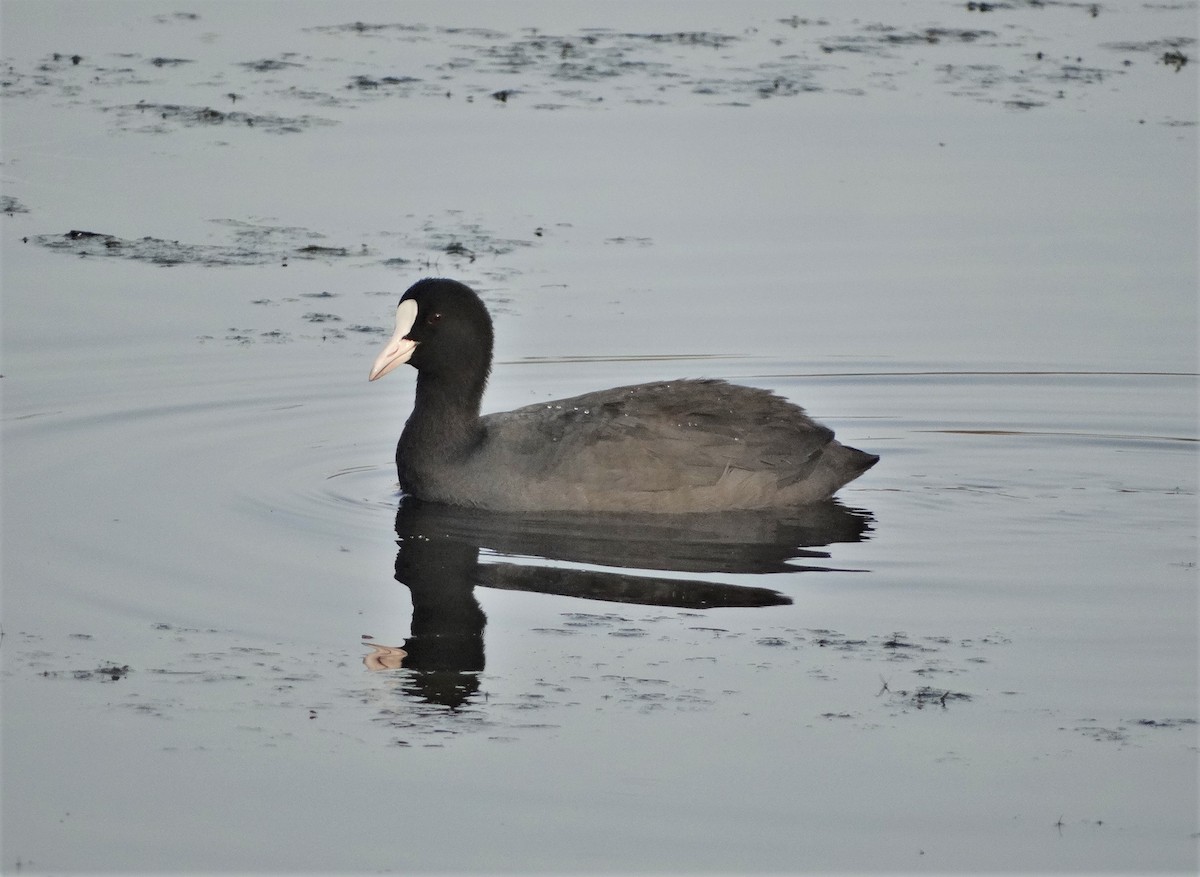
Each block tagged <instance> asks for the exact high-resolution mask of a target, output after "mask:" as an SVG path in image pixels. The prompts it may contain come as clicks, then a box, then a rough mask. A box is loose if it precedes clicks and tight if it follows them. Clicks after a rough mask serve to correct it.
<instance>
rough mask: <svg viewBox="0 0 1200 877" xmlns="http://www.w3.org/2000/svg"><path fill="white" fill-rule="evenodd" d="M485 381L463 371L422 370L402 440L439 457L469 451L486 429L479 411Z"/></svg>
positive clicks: (410, 445)
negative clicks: (443, 372) (470, 376)
mask: <svg viewBox="0 0 1200 877" xmlns="http://www.w3.org/2000/svg"><path fill="white" fill-rule="evenodd" d="M486 382H487V378H486V376H485V377H484V378H483V379H482V380H474V379H471V378H469V377H464V376H463V375H461V374H457V375H447V374H439V373H437V372H432V373H431V372H428V371H421V372H420V373H419V374H418V376H417V393H416V399H415V401H414V404H413V411H412V416H411V417H410V418H409V420H408V424H407V425H406V426H405V427H404V435H403V436H402V442H403V443H404V444H406V445H408V446H409V447H410V449H412V450H417V449H418V448H419V449H420V450H422V451H426V452H431V453H435V454H437V455H438V456H440V457H453V456H458V455H460V454H462V453H464V452H466V451H468V450H470V449H471V448H472V447H474V445H475V444H476V443H477V442H478V441H479V438H480V433H481V431H482V429H483V426H482V424H481V423H480V422H479V411H480V406H481V404H482V401H483V390H484V386H485V384H486Z"/></svg>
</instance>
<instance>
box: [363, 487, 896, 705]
mask: <svg viewBox="0 0 1200 877" xmlns="http://www.w3.org/2000/svg"><path fill="white" fill-rule="evenodd" d="M871 521H872V517H871V515H870V514H869V513H868V512H865V511H859V510H854V509H849V508H847V507H846V506H844V505H842V504H841V503H840V502H838V501H837V500H831V501H828V502H825V503H820V504H817V505H813V506H806V507H803V508H796V509H788V510H772V511H740V512H720V513H713V514H685V515H662V514H613V513H584V512H575V513H566V514H563V513H558V514H554V515H548V514H536V513H501V512H491V511H483V510H479V509H464V508H459V507H455V506H448V505H442V504H439V503H429V502H422V501H420V500H417V499H413V498H411V497H405V498H403V499H402V500H401V502H400V507H399V509H398V511H397V513H396V537H397V545H398V547H399V550H398V551H397V552H396V573H395V574H396V580H397V581H398V582H400V583H401V584H403V585H405V586H406V587H407V588H408V589H409V591H410V592H411V595H412V605H413V617H412V625H411V635H410V636H409V638H408V640H407V641H406V642H405V643H404V646H403V648H396V647H389V646H381V645H376V644H374V643H371V644H370V646H371V648H372V649H374V651H373V652H372V654H370V655H368V656H367V657H366V659H365V660H364V663H365V664H366V665H367V666H368V667H369V668H371V669H376V670H385V669H398V668H403V669H405V670H407V671H409V672H408V673H407V674H405V676H404V677H403V681H402V682H401V685H402V687H403V688H404V689H405V691H406V692H407V693H409V694H411V695H413V696H416V697H418V698H420V699H422V700H425V701H427V702H430V703H435V704H442V705H445V706H449V707H457V706H461V705H462V704H463V703H464V702H466V701H467V700H469V699H471V697H472V696H473V695H475V694H476V693H477V692H478V690H479V674H480V672H481V671H482V670H483V669H484V645H483V631H484V626H485V625H486V623H487V617H486V616H485V615H484V612H483V609H482V607H481V606H480V605H479V601H478V600H477V599H476V597H475V588H476V587H485V588H498V589H503V590H517V591H531V592H535V593H542V594H557V595H560V596H568V597H576V598H580V599H585V600H606V601H611V602H618V603H637V604H640V605H645V606H669V607H674V608H678V609H711V608H714V607H754V606H779V605H786V604H789V603H791V602H792V600H791V598H790V597H788V596H786V595H784V594H781V593H779V592H778V591H775V590H772V589H770V588H765V587H755V586H749V585H740V584H739V585H733V584H725V583H721V582H714V581H708V580H705V579H703V578H692V577H690V576H698V575H705V574H740V575H747V574H763V573H779V572H802V571H806V570H833V569H837V567H835V566H832V565H830V564H829V563H827V562H824V561H828V559H829V557H830V554H829V552H827V551H822V550H819V549H820V547H822V546H828V545H831V544H834V543H839V542H860V541H863V540H864V539H866V538H868V534H869V533H870V531H871ZM480 549H485V550H486V552H487V557H486V560H485V561H484V562H481V561H480ZM496 557H504V558H509V559H507V560H497V559H495V558H496ZM562 562H569V563H573V564H580V565H587V568H580V567H575V566H571V567H567V566H562V565H561V564H562ZM647 571H670V572H672V573H676V574H678V573H686V574H690V576H689V577H685V578H680V577H677V576H671V577H666V576H655V575H653V574H652V573H651V574H647Z"/></svg>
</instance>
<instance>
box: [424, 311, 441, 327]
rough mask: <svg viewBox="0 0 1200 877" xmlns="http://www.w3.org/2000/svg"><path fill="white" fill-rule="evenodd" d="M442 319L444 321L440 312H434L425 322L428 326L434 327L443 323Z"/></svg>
mask: <svg viewBox="0 0 1200 877" xmlns="http://www.w3.org/2000/svg"><path fill="white" fill-rule="evenodd" d="M441 319H442V315H441V313H440V312H439V311H434V312H433V313H432V314H430V315H429V316H428V317H426V318H425V322H426V323H427V324H428V325H430V326H433V325H435V324H436V323H439V322H441Z"/></svg>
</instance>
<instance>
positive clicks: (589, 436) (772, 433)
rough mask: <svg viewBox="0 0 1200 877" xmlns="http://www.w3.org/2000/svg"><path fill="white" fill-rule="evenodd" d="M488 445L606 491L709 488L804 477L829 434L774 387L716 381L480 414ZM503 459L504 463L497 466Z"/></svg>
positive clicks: (540, 470)
mask: <svg viewBox="0 0 1200 877" xmlns="http://www.w3.org/2000/svg"><path fill="white" fill-rule="evenodd" d="M484 424H485V426H486V429H487V432H488V438H487V444H489V445H491V446H492V447H503V448H506V449H508V451H510V453H508V454H507V455H506V459H505V460H504V461H503V463H504V464H505V465H509V466H513V467H516V468H517V469H518V470H519V471H518V472H514V473H513V474H515V475H520V476H521V477H523V478H527V479H530V480H533V481H555V480H559V479H562V480H564V481H567V480H569V481H570V482H571V483H580V482H582V483H583V485H585V486H586V485H588V484H593V485H594V486H596V487H597V488H599V489H604V490H609V491H611V490H628V491H660V490H678V489H682V488H695V487H707V486H711V485H714V484H716V483H717V482H718V481H719V480H720V479H721V478H723V477H725V476H727V475H728V474H730V473H731V472H734V471H737V470H740V471H742V472H751V473H756V474H760V475H763V476H768V477H769V478H770V479H771V480H773V481H775V482H776V483H777V484H778V485H779V486H786V485H787V484H790V483H793V482H795V481H798V480H800V479H802V478H804V477H805V476H806V475H807V474H808V473H809V472H810V471H811V469H812V468H813V466H814V465H815V463H816V461H817V459H818V458H819V457H820V455H821V450H822V449H823V448H824V447H825V446H826V445H827V444H828V443H829V442H830V441H832V439H833V432H832V430H830V429H828V428H827V427H824V426H822V425H820V424H819V423H816V422H814V421H813V420H811V419H810V418H809V417H808V416H807V415H806V414H805V413H804V410H803V409H802V408H800V407H799V406H797V405H794V404H792V403H791V402H788V401H787V400H785V399H783V398H781V397H779V396H777V395H775V394H774V393H772V392H770V391H768V390H762V389H757V388H753V387H743V386H739V385H734V384H729V383H727V382H726V381H720V380H680V381H661V382H657V383H650V384H637V385H634V386H628V387H615V388H613V389H610V390H601V391H598V392H593V393H585V394H584V395H582V396H575V397H572V398H570V399H559V400H556V401H553V402H545V403H538V404H534V405H529V406H526V407H524V408H518V409H516V410H515V411H508V412H504V413H502V414H492V415H489V416H487V417H485V418H484ZM497 462H501V461H497Z"/></svg>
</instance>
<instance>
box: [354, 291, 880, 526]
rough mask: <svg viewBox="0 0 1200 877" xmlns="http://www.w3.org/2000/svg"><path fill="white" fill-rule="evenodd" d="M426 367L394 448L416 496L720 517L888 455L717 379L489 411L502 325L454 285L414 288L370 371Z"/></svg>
mask: <svg viewBox="0 0 1200 877" xmlns="http://www.w3.org/2000/svg"><path fill="white" fill-rule="evenodd" d="M405 362H407V363H409V364H410V365H412V366H413V367H414V368H416V369H417V392H416V402H415V404H414V406H413V411H412V415H411V416H410V417H409V418H408V423H407V424H406V425H405V427H404V431H403V433H402V434H401V436H400V442H399V444H398V445H397V446H396V471H397V474H398V475H399V477H400V486H401V487H402V488H403V489H404V491H405V492H406V493H408V494H410V495H413V496H416V497H417V498H419V499H424V500H430V501H434V502H444V503H450V504H453V505H460V506H476V507H480V508H486V509H497V510H504V511H555V510H563V511H566V510H577V511H652V512H711V511H721V510H725V509H762V508H778V507H785V506H794V505H802V504H806V503H813V502H818V501H821V500H825V499H828V498H829V497H831V496H832V495H833V494H834V492H835V491H837V490H838V489H839V488H840V487H842V485H844V484H846V483H847V482H849V481H852V480H853V479H855V478H857V477H858V476H859V475H861V474H862V473H863V472H865V471H866V470H867V469H870V468H871V467H872V466H873V465H875V463H876V462H877V461H878V460H879V457H877V456H875V455H874V454H867V453H864V452H863V451H860V450H857V449H855V448H851V447H847V446H845V445H842V444H841V443H840V442H837V441H835V440H834V437H833V431H832V430H831V429H829V428H827V427H825V426H822V425H821V424H819V423H817V422H815V421H813V420H811V419H810V418H809V417H808V415H807V414H805V413H804V409H802V408H800V407H799V406H798V405H793V404H792V403H791V402H788V401H787V400H785V399H782V398H781V397H779V396H776V395H775V394H774V393H771V392H769V391H767V390H761V389H756V388H753V387H742V386H737V385H735V384H730V383H728V382H726V381H721V380H679V381H659V382H655V383H648V384H636V385H633V386H628V387H615V388H613V389H611V390H600V391H598V392H594V393H585V394H584V395H582V396H575V397H573V398H570V399H559V400H556V401H553V402H539V403H536V404H534V405H527V406H525V407H524V408H518V409H516V410H515V411H505V412H502V413H497V414H488V415H485V416H482V417H481V416H480V413H479V409H480V401H481V400H482V398H483V390H484V386H485V385H486V384H487V379H488V374H489V372H490V371H491V366H492V320H491V317H489V316H488V312H487V308H485V307H484V304H483V302H482V301H481V300H480V298H479V296H478V295H476V294H475V293H474V292H473V291H472V290H471V289H470V288H469V287H467V286H465V285H463V284H462V283H458V282H457V281H454V280H445V279H440V278H430V279H425V280H421V281H419V282H417V283H416V284H414V285H413V286H412V287H411V288H410V289H409V290H408V291H407V292H406V293H404V296H403V297H402V298H401V299H400V305H399V307H397V308H396V331H395V334H394V335H393V336H392V339H391V341H389V342H388V345H387V347H386V348H385V349H384V351H383V352H382V353H381V354H380V355H379V358H378V359H376V360H375V364H374V365H373V366H372V367H371V376H370V379H371V380H372V381H373V380H375V379H377V378H380V377H383V376H384V375H385V374H387V373H388V372H390V371H391V370H392V369H394V368H396V366H398V365H401V364H402V363H405Z"/></svg>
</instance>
